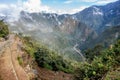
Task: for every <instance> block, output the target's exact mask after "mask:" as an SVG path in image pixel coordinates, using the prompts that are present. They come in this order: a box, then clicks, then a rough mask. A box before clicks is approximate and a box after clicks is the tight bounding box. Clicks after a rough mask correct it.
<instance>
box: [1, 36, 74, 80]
mask: <svg viewBox="0 0 120 80" xmlns="http://www.w3.org/2000/svg"><path fill="white" fill-rule="evenodd" d="M8 41H9V43H10V44H8V45H7V46H6V47H4V52H3V53H2V54H1V55H0V80H35V78H37V80H73V76H72V75H71V74H67V73H64V72H55V71H51V70H48V69H44V68H40V67H38V66H37V64H36V62H35V61H34V60H33V59H32V58H31V57H30V56H29V55H28V54H27V53H25V52H24V51H23V50H22V49H21V47H20V45H22V42H21V40H20V39H19V38H18V37H15V35H10V38H9V40H8ZM8 41H5V42H4V43H6V42H8ZM1 45H2V44H1V43H0V46H1ZM18 57H21V58H22V59H23V63H22V65H20V64H19V62H18Z"/></svg>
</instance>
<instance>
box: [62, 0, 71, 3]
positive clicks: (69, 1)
mask: <svg viewBox="0 0 120 80" xmlns="http://www.w3.org/2000/svg"><path fill="white" fill-rule="evenodd" d="M72 2H73V1H72V0H67V1H65V2H64V3H65V4H70V3H72Z"/></svg>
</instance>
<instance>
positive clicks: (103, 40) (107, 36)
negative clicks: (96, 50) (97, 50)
mask: <svg viewBox="0 0 120 80" xmlns="http://www.w3.org/2000/svg"><path fill="white" fill-rule="evenodd" d="M118 39H120V26H114V27H111V28H108V29H106V30H105V31H104V32H102V33H101V34H100V35H99V36H98V37H96V38H94V39H92V38H90V39H88V40H87V41H86V42H85V43H83V44H81V46H80V48H81V49H87V48H93V47H94V46H95V45H97V44H100V45H103V46H104V47H108V46H109V45H111V44H113V43H114V42H115V41H116V40H118ZM84 45H85V46H84Z"/></svg>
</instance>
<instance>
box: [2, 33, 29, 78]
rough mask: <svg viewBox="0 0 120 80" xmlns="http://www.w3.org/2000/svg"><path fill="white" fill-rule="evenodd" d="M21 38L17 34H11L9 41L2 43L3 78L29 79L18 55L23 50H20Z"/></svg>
mask: <svg viewBox="0 0 120 80" xmlns="http://www.w3.org/2000/svg"><path fill="white" fill-rule="evenodd" d="M19 42H20V40H19V39H18V38H17V39H15V35H10V38H9V40H8V41H5V42H2V43H0V50H2V51H0V52H1V53H0V54H1V55H0V77H1V78H2V79H3V80H29V77H28V75H27V74H26V72H25V71H24V69H23V68H22V67H21V66H20V65H19V63H18V60H17V57H18V56H20V55H21V54H20V53H21V52H22V51H19V53H18V52H17V51H18V48H17V46H18V43H19Z"/></svg>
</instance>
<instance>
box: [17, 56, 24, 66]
mask: <svg viewBox="0 0 120 80" xmlns="http://www.w3.org/2000/svg"><path fill="white" fill-rule="evenodd" d="M17 60H18V62H19V64H20V65H22V64H23V59H22V58H21V57H17Z"/></svg>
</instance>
